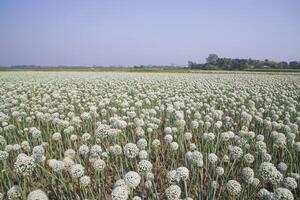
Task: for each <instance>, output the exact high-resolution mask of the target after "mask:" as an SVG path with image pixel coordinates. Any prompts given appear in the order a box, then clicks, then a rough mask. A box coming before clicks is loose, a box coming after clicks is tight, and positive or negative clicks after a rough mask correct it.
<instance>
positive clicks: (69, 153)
mask: <svg viewBox="0 0 300 200" xmlns="http://www.w3.org/2000/svg"><path fill="white" fill-rule="evenodd" d="M64 155H65V157H69V158H71V159H74V158H75V156H76V152H75V150H74V149H67V150H66V151H65V153H64Z"/></svg>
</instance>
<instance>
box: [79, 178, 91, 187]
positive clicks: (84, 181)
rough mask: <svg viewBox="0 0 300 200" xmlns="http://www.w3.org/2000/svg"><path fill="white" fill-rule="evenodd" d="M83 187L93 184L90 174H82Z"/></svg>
mask: <svg viewBox="0 0 300 200" xmlns="http://www.w3.org/2000/svg"><path fill="white" fill-rule="evenodd" d="M79 182H80V186H81V187H87V186H89V185H90V184H91V178H90V177H89V176H82V177H80V179H79Z"/></svg>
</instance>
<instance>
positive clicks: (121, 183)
mask: <svg viewBox="0 0 300 200" xmlns="http://www.w3.org/2000/svg"><path fill="white" fill-rule="evenodd" d="M119 186H124V187H127V185H126V183H125V181H124V179H119V180H117V181H116V182H115V183H114V188H116V187H119Z"/></svg>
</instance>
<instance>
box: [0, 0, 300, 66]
mask: <svg viewBox="0 0 300 200" xmlns="http://www.w3.org/2000/svg"><path fill="white" fill-rule="evenodd" d="M299 8H300V1H298V0H286V1H282V0H265V1H261V0H239V1H238V0H227V1H217V0H203V1H199V0H188V1H182V0H164V1H161V0H151V1H146V0H126V1H124V0H123V1H122V0H113V1H112V0H98V1H97V0H90V1H80V0H51V1H50V0H45V1H40V0H27V1H18V0H1V1H0V44H1V48H0V66H10V65H22V64H25V65H42V66H58V65H69V66H74V65H76V66H93V65H97V66H99V65H102V66H113V65H123V66H132V65H148V64H153V65H169V64H175V65H185V64H187V62H188V61H195V62H204V61H205V58H206V57H207V55H208V54H209V53H216V54H217V55H219V56H220V57H231V58H252V59H261V60H264V59H266V58H267V59H269V60H274V61H292V60H297V61H299V60H300V37H299V32H300V25H299V21H300V12H299V10H300V9H299Z"/></svg>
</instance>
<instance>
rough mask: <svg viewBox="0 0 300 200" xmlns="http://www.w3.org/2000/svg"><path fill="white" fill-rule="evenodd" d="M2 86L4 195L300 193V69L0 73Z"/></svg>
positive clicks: (177, 198) (271, 197)
mask: <svg viewBox="0 0 300 200" xmlns="http://www.w3.org/2000/svg"><path fill="white" fill-rule="evenodd" d="M0 85H1V87H0V168H1V173H0V180H1V181H0V200H1V199H28V200H35V199H40V200H46V199H85V200H91V199H93V200H94V199H95V200H96V199H113V200H127V199H133V200H141V199H151V200H155V199H168V200H193V199H195V200H196V199H216V200H221V199H249V200H254V199H259V200H279V199H284V200H294V199H299V198H300V188H299V181H300V174H299V173H300V171H299V166H300V132H299V130H300V129H299V127H300V101H299V99H300V79H299V75H298V74H280V73H279V74H276V75H273V74H271V73H250V72H247V73H245V72H244V73H236V72H235V73H232V72H226V73H223V72H222V73H190V74H175V73H174V74H167V73H157V74H151V73H149V74H146V73H126V74H124V73H84V72H81V73H75V72H61V73H56V72H51V73H50V72H49V73H48V72H47V73H45V72H3V73H0ZM39 188H40V189H39Z"/></svg>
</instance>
